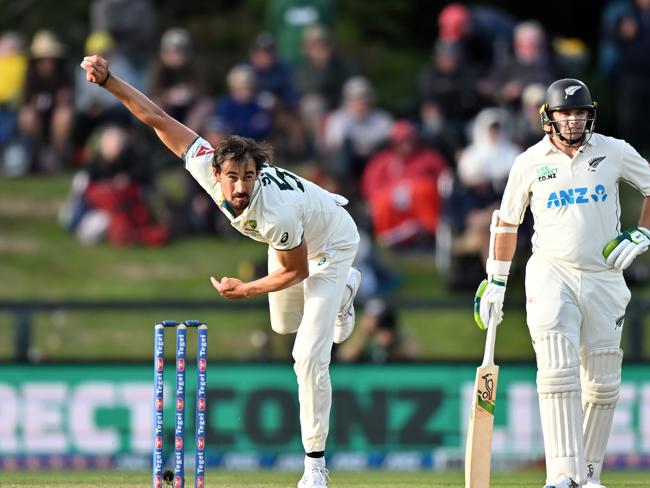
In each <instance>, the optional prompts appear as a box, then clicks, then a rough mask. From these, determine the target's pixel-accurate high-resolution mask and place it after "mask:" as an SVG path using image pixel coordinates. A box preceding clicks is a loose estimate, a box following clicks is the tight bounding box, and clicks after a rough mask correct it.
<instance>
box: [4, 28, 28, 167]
mask: <svg viewBox="0 0 650 488" xmlns="http://www.w3.org/2000/svg"><path fill="white" fill-rule="evenodd" d="M26 71H27V57H26V56H25V54H24V53H23V48H22V39H21V37H20V35H19V34H17V33H15V32H5V33H3V34H2V35H0V161H2V168H1V169H2V171H3V173H4V174H5V175H8V176H12V175H14V173H15V172H16V171H17V172H18V173H15V174H16V175H17V174H19V173H20V171H21V170H20V168H12V167H11V165H10V164H8V162H7V160H6V158H4V157H2V153H3V151H4V149H5V147H6V146H7V145H8V144H9V142H10V141H12V140H13V139H14V138H15V136H16V130H17V121H18V105H19V103H20V98H21V95H22V89H23V84H24V82H25V73H26Z"/></svg>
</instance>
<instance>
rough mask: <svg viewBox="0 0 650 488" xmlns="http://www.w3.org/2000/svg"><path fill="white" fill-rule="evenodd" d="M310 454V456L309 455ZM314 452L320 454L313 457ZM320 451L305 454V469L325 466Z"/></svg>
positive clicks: (323, 457)
mask: <svg viewBox="0 0 650 488" xmlns="http://www.w3.org/2000/svg"><path fill="white" fill-rule="evenodd" d="M310 454H311V456H310ZM314 454H321V456H320V457H313V455H314ZM323 454H324V453H322V451H321V452H320V453H311V452H310V453H309V454H307V455H306V456H305V470H311V469H315V468H324V467H325V456H324V455H323Z"/></svg>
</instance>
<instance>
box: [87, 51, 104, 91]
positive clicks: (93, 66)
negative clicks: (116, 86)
mask: <svg viewBox="0 0 650 488" xmlns="http://www.w3.org/2000/svg"><path fill="white" fill-rule="evenodd" d="M81 67H82V68H83V69H84V70H85V71H86V80H88V81H90V82H91V83H96V84H98V85H99V84H102V83H103V82H104V81H106V78H108V61H106V59H104V58H102V57H101V56H98V55H96V54H95V55H92V56H86V57H85V58H84V60H83V61H82V62H81Z"/></svg>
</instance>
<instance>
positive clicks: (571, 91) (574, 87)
mask: <svg viewBox="0 0 650 488" xmlns="http://www.w3.org/2000/svg"><path fill="white" fill-rule="evenodd" d="M580 88H582V87H581V86H580V85H571V86H569V87H566V88H565V89H564V93H565V95H564V99H565V100H566V99H567V98H568V97H569V95H573V94H574V93H575V92H577V91H578V90H580Z"/></svg>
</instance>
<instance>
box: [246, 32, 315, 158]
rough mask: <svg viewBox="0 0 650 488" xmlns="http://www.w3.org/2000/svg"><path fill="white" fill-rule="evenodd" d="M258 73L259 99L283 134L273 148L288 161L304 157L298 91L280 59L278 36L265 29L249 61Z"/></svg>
mask: <svg viewBox="0 0 650 488" xmlns="http://www.w3.org/2000/svg"><path fill="white" fill-rule="evenodd" d="M245 64H247V65H248V66H250V67H251V68H252V69H253V71H254V72H255V75H256V79H257V91H258V93H259V95H258V97H259V102H260V104H261V105H262V106H264V107H266V108H268V109H269V110H270V111H271V112H272V113H273V116H274V126H275V127H276V128H277V129H278V131H279V132H280V134H278V136H277V137H274V138H273V141H272V143H273V147H274V150H275V151H276V152H277V153H278V156H279V157H281V158H282V159H284V160H286V159H288V158H291V157H292V156H293V157H301V156H303V153H304V139H303V137H304V136H303V131H302V126H301V122H300V119H299V115H298V113H297V100H298V93H297V91H296V89H295V86H294V80H293V74H292V72H291V69H290V68H289V65H287V64H285V63H283V62H282V61H280V60H279V59H278V56H277V53H276V49H275V39H274V38H273V36H272V35H271V34H269V33H268V32H262V33H261V34H259V35H258V36H257V37H255V40H254V41H253V44H252V46H251V48H250V50H249V56H248V59H247V60H246V63H245Z"/></svg>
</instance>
